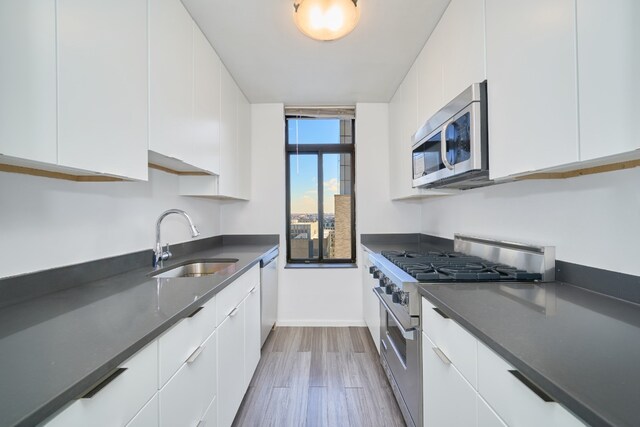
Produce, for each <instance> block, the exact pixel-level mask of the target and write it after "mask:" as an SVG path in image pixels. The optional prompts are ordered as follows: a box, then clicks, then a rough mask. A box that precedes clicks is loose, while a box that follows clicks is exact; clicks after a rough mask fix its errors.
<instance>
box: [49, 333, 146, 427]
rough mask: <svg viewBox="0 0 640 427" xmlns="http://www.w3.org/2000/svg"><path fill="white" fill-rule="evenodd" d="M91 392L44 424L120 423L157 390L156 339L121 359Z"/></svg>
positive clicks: (81, 426) (67, 426)
mask: <svg viewBox="0 0 640 427" xmlns="http://www.w3.org/2000/svg"><path fill="white" fill-rule="evenodd" d="M120 369H124V370H123V371H121V372H120V374H118V375H117V376H115V375H114V376H112V377H110V379H109V380H107V381H109V382H108V383H106V385H105V386H104V387H102V388H99V386H98V387H96V388H95V390H96V393H95V394H88V395H86V396H85V397H83V398H80V399H78V400H76V401H74V402H73V403H72V404H71V405H69V407H67V408H66V409H64V410H63V411H62V412H60V413H59V414H57V415H56V416H55V417H54V418H52V419H51V420H50V421H48V422H46V423H45V424H44V425H45V426H47V427H76V426H77V427H86V426H96V427H100V426H104V427H111V426H123V425H125V424H127V422H129V421H130V420H131V419H132V418H133V417H134V416H135V415H136V414H137V413H138V412H139V411H140V409H142V407H144V405H145V403H146V402H148V401H149V399H151V398H152V397H153V395H154V394H155V393H156V392H157V390H158V342H157V341H153V342H152V343H151V344H149V345H148V346H147V347H145V348H144V349H142V350H140V351H139V352H138V353H136V354H135V355H133V356H132V357H131V358H130V359H129V360H127V361H125V362H124V363H123V364H122V365H121V366H120Z"/></svg>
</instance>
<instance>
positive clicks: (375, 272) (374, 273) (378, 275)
mask: <svg viewBox="0 0 640 427" xmlns="http://www.w3.org/2000/svg"><path fill="white" fill-rule="evenodd" d="M374 269H375V271H374V272H373V273H371V274H372V275H373V278H374V279H379V278H380V276H381V275H382V273H381V272H380V270H378V269H377V268H375V267H374Z"/></svg>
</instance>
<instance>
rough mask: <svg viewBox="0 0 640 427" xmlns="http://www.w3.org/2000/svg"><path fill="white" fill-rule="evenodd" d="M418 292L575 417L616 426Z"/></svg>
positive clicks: (425, 290)
mask: <svg viewBox="0 0 640 427" xmlns="http://www.w3.org/2000/svg"><path fill="white" fill-rule="evenodd" d="M418 292H419V293H420V295H422V296H423V297H424V298H426V299H427V300H429V302H431V303H432V304H434V305H436V306H437V307H438V308H439V309H441V310H442V311H443V312H444V313H445V314H447V315H448V316H449V317H450V318H451V319H453V320H455V321H456V322H457V323H458V324H459V325H460V326H462V327H463V328H464V329H466V330H467V331H468V332H469V333H470V334H471V335H473V336H474V337H475V338H477V339H478V340H480V341H482V343H483V344H485V345H486V346H487V347H489V348H490V349H491V350H493V351H494V352H496V353H497V354H498V355H499V356H500V357H502V358H503V359H505V360H506V361H507V362H508V363H509V364H511V365H512V366H513V367H514V368H516V369H518V370H519V371H520V372H521V373H522V374H523V375H524V376H525V377H527V378H529V379H530V380H531V381H532V382H533V383H534V384H536V385H537V386H539V387H540V388H541V389H543V390H544V391H545V392H546V393H548V394H549V395H550V396H551V397H552V398H554V400H556V401H557V402H558V403H559V404H561V405H562V406H564V407H566V408H567V409H568V410H569V411H570V412H572V413H573V414H574V415H575V416H577V417H578V418H580V419H581V420H583V421H585V422H586V423H588V424H589V425H593V426H599V425H607V426H608V425H615V423H614V422H612V421H608V420H607V419H605V418H604V417H602V416H601V415H599V414H598V413H596V412H595V411H593V410H592V409H591V408H589V407H588V406H587V405H586V404H584V403H582V402H581V401H580V400H578V399H576V398H575V397H574V396H572V395H571V393H569V392H567V391H566V390H564V389H562V388H561V387H560V386H558V385H557V384H556V383H554V382H553V381H551V380H550V379H549V378H547V377H546V376H544V375H543V374H541V373H540V372H538V371H537V370H536V369H535V368H532V367H531V366H529V365H528V364H526V363H525V362H524V361H523V360H522V359H520V358H519V357H518V356H516V355H515V354H513V353H512V352H510V351H509V350H508V349H507V348H505V347H503V346H502V345H500V344H499V343H498V342H496V341H495V340H493V339H491V338H490V337H489V336H488V335H486V334H485V333H484V332H482V331H481V330H480V329H478V328H476V327H475V326H474V325H473V324H472V323H471V322H469V321H468V320H466V319H465V318H464V316H463V315H462V314H460V313H458V312H457V311H455V310H453V309H451V308H450V307H449V306H448V305H447V304H446V303H445V302H443V301H442V300H440V299H439V298H437V297H436V296H435V295H433V294H432V293H430V292H429V289H428V288H426V287H424V286H419V287H418Z"/></svg>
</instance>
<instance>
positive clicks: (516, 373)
mask: <svg viewBox="0 0 640 427" xmlns="http://www.w3.org/2000/svg"><path fill="white" fill-rule="evenodd" d="M509 373H510V374H511V375H513V376H514V377H516V378H517V379H518V380H519V381H520V382H521V383H522V384H524V385H525V386H526V387H527V388H528V389H529V390H531V391H532V392H534V393H535V394H536V395H538V397H539V398H540V399H542V400H544V401H545V402H553V401H554V400H553V399H552V398H551V396H549V395H548V394H547V393H545V392H544V391H542V390H541V389H540V388H539V387H538V386H537V385H535V384H534V383H532V382H531V381H530V380H529V379H528V378H527V377H525V376H524V375H522V374H521V373H520V371H517V370H515V369H514V370H509Z"/></svg>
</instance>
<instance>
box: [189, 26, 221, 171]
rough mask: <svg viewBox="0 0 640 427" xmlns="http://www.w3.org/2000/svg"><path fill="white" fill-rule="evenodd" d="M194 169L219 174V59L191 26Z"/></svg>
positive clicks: (200, 34) (196, 28)
mask: <svg viewBox="0 0 640 427" xmlns="http://www.w3.org/2000/svg"><path fill="white" fill-rule="evenodd" d="M193 48H194V58H193V61H194V88H195V91H194V95H193V96H194V99H193V107H194V108H193V125H194V143H193V149H194V151H195V153H194V154H195V157H194V166H197V167H199V168H201V169H204V170H206V171H209V172H213V173H216V174H217V173H219V172H220V59H219V58H218V55H217V54H216V52H215V51H214V50H213V48H212V47H211V45H210V44H209V41H208V40H207V39H206V37H205V36H204V34H202V31H200V29H199V28H198V27H197V26H196V25H195V24H194V25H193Z"/></svg>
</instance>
